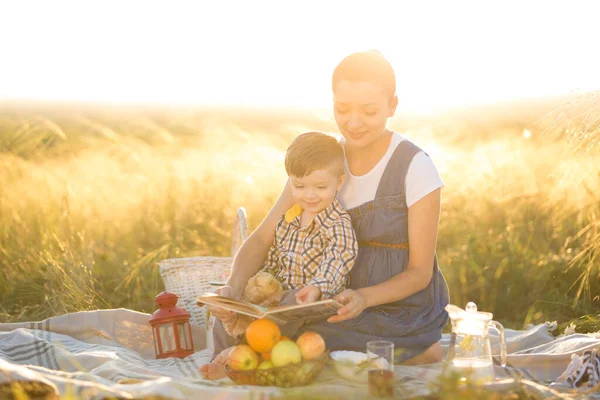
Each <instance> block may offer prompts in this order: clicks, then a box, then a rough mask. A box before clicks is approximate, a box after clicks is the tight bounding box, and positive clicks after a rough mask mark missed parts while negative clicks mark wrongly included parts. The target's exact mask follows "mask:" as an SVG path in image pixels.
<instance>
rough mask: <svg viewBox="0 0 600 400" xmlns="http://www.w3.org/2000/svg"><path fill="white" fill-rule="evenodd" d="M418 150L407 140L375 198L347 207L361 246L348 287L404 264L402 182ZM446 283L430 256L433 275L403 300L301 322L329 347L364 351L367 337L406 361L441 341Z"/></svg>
mask: <svg viewBox="0 0 600 400" xmlns="http://www.w3.org/2000/svg"><path fill="white" fill-rule="evenodd" d="M419 151H421V150H420V149H419V148H418V147H417V146H415V145H414V144H413V143H411V142H409V141H408V140H404V141H402V142H401V143H400V144H399V145H398V147H397V148H396V150H395V151H394V153H393V155H392V157H391V159H390V160H389V162H388V165H387V166H386V168H385V170H384V173H383V176H382V177H381V181H380V182H379V185H378V187H377V192H376V195H375V199H374V200H372V201H369V202H366V203H364V204H361V205H359V206H357V207H355V208H351V209H349V210H347V211H348V213H349V214H350V217H351V218H352V225H353V227H354V229H355V231H356V236H357V238H358V241H359V251H358V257H357V259H356V263H355V264H354V268H353V269H352V270H351V272H350V286H349V287H350V288H351V289H354V290H356V289H360V288H363V287H367V286H373V285H377V284H379V283H382V282H385V281H387V280H388V279H390V278H392V277H394V276H396V275H398V274H399V273H401V272H402V271H404V270H405V269H406V267H407V266H408V255H409V246H408V207H407V205H406V198H405V193H404V182H405V178H406V173H407V172H408V167H409V166H410V162H411V161H412V159H413V157H414V156H415V155H416V154H417V153H418V152H419ZM448 302H449V294H448V286H447V284H446V280H445V279H444V276H443V275H442V273H441V271H440V269H439V268H438V264H437V256H436V257H434V262H433V275H432V278H431V281H430V282H429V284H428V285H427V287H426V288H425V289H423V290H421V291H419V292H417V293H415V294H413V295H411V296H409V297H407V298H405V299H402V300H399V301H395V302H393V303H388V304H383V305H380V306H378V307H373V308H367V309H365V310H364V311H363V312H362V313H361V314H360V315H358V316H357V317H355V318H353V319H350V320H347V321H343V322H341V323H329V322H327V321H324V320H323V321H319V322H316V323H310V324H306V325H304V326H302V327H301V328H300V330H299V331H298V333H297V334H298V335H299V334H301V333H302V332H306V331H314V332H318V333H319V334H321V335H322V336H323V338H324V339H325V342H326V343H327V347H328V348H329V350H332V351H333V350H355V351H362V352H364V351H366V350H365V349H366V343H367V342H368V341H371V340H390V341H392V342H394V344H395V346H394V347H395V350H396V359H395V362H396V363H401V362H403V361H405V360H408V359H410V358H412V357H414V356H416V355H418V354H420V353H422V352H423V351H425V350H427V348H429V347H430V346H431V345H432V344H434V343H435V342H437V341H439V340H440V339H441V336H442V329H443V328H444V326H445V325H446V323H447V322H448V313H447V312H446V311H445V310H444V307H445V306H446V305H447V304H448Z"/></svg>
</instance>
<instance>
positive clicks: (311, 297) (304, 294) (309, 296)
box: [296, 285, 321, 304]
mask: <svg viewBox="0 0 600 400" xmlns="http://www.w3.org/2000/svg"><path fill="white" fill-rule="evenodd" d="M320 298H321V289H319V288H318V287H317V286H314V285H308V286H304V287H303V288H302V289H300V290H299V291H298V292H297V293H296V302H297V303H298V304H305V303H313V302H315V301H317V300H319V299H320Z"/></svg>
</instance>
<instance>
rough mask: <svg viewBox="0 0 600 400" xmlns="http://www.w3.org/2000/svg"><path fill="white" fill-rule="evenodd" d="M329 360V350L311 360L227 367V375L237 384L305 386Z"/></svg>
mask: <svg viewBox="0 0 600 400" xmlns="http://www.w3.org/2000/svg"><path fill="white" fill-rule="evenodd" d="M328 362H329V352H325V353H323V354H322V355H321V356H319V357H318V358H315V359H313V360H304V361H302V362H299V363H297V364H288V365H285V366H283V367H274V368H270V369H254V370H248V371H235V370H232V369H231V368H229V367H227V375H229V378H230V379H231V380H232V381H233V382H234V383H235V384H237V385H255V386H278V387H283V388H285V387H292V386H306V385H308V384H310V383H312V382H313V381H314V380H315V379H316V378H317V376H319V374H320V373H321V371H322V370H323V368H324V367H325V365H327V363H328Z"/></svg>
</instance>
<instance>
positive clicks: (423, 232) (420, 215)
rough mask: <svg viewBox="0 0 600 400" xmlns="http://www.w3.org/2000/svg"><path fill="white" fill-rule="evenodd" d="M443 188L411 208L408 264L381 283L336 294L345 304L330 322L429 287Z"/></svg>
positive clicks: (337, 298)
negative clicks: (401, 270)
mask: <svg viewBox="0 0 600 400" xmlns="http://www.w3.org/2000/svg"><path fill="white" fill-rule="evenodd" d="M440 205H441V189H437V190H434V191H433V192H431V193H429V194H428V195H427V196H425V197H423V198H422V199H421V200H419V201H417V202H416V203H415V204H413V205H412V206H411V207H409V209H408V242H409V244H410V255H409V259H408V267H407V268H406V270H404V271H403V272H401V273H399V274H398V275H396V276H394V277H393V278H391V279H388V280H387V281H385V282H382V283H380V284H378V285H374V286H369V287H365V288H361V289H358V290H355V291H354V290H346V291H344V292H342V293H340V294H339V295H338V296H336V300H337V301H339V302H341V303H342V304H344V307H342V308H340V309H339V310H338V315H336V316H333V317H330V318H329V320H328V321H329V322H340V321H344V320H347V319H350V318H354V317H356V316H357V315H359V314H360V313H361V312H362V311H363V310H364V309H365V308H367V307H375V306H378V305H381V304H387V303H392V302H394V301H398V300H402V299H404V298H406V297H409V296H411V295H413V294H415V293H417V292H418V291H420V290H423V289H424V288H426V287H427V285H428V284H429V282H430V281H431V277H432V275H433V259H434V256H435V247H436V243H437V234H438V224H439V220H440Z"/></svg>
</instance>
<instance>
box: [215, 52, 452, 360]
mask: <svg viewBox="0 0 600 400" xmlns="http://www.w3.org/2000/svg"><path fill="white" fill-rule="evenodd" d="M332 89H333V100H334V116H335V121H336V124H337V126H338V129H339V131H340V133H341V134H342V135H343V137H344V140H343V144H344V148H345V157H346V176H347V180H346V183H345V184H344V186H343V187H342V189H341V190H340V192H339V193H338V199H339V200H340V202H341V204H342V205H343V206H344V207H345V208H346V209H347V210H348V212H349V214H350V216H351V218H352V225H353V227H354V229H355V231H356V235H357V237H358V240H359V253H358V258H357V259H356V263H355V266H354V268H353V269H352V271H351V272H350V285H349V288H348V289H347V290H345V291H343V292H341V293H340V294H338V295H337V296H336V297H335V299H336V300H337V301H339V302H340V303H342V304H343V305H344V306H343V307H342V308H341V309H340V310H338V313H337V315H334V316H332V317H330V318H329V319H328V320H327V321H322V322H319V323H313V324H310V325H305V326H303V327H302V328H301V330H300V331H299V332H297V334H300V333H302V332H304V331H316V332H318V333H320V334H321V335H322V336H323V337H324V339H325V342H326V343H327V346H328V347H329V349H331V350H336V349H348V350H358V351H364V349H365V346H366V342H367V341H369V340H377V339H385V340H391V341H393V342H394V343H395V347H396V350H397V354H396V363H403V364H404V365H414V364H424V363H431V362H437V361H440V360H441V359H442V349H441V346H440V345H439V343H438V341H439V339H440V338H441V332H442V329H443V328H444V326H445V325H446V323H447V322H448V315H447V313H446V311H445V310H444V307H445V306H446V304H448V299H449V297H448V288H447V285H446V282H445V280H444V277H443V275H442V273H441V272H440V270H439V268H438V266H437V258H436V255H435V248H436V242H437V233H438V223H439V216H440V204H441V189H442V188H443V182H442V181H441V179H440V176H439V174H438V172H437V169H436V168H435V166H434V164H433V162H432V161H431V159H430V158H429V157H428V156H427V154H425V153H424V152H423V151H421V150H420V149H419V148H418V147H417V146H415V145H414V144H412V143H411V142H409V141H408V140H405V139H404V138H402V137H401V136H400V135H399V134H397V133H395V132H392V131H390V130H388V129H387V120H388V118H390V117H392V116H393V115H394V113H395V111H396V106H397V104H398V98H397V96H396V81H395V75H394V71H393V68H392V66H391V65H390V64H389V62H388V61H387V60H386V59H385V58H384V57H383V56H382V55H381V54H380V53H378V52H373V51H370V52H360V53H354V54H351V55H349V56H347V57H346V58H344V59H343V60H342V61H341V62H340V64H339V65H338V66H337V67H336V69H335V70H334V72H333V78H332ZM292 205H293V200H292V195H291V189H290V187H289V182H288V184H287V185H286V187H285V188H284V190H283V192H282V193H281V195H280V197H279V199H278V200H277V202H276V203H275V205H274V206H273V207H272V208H271V210H270V211H269V213H268V215H267V216H266V217H265V219H264V220H263V221H262V223H261V224H260V226H259V227H258V228H257V229H256V230H255V231H254V232H253V233H252V234H251V235H250V237H249V238H248V239H247V240H246V241H245V242H244V244H243V245H242V247H241V248H240V250H239V251H238V253H237V255H236V257H235V260H234V263H233V267H232V274H231V277H230V279H229V281H228V284H227V286H225V287H223V288H221V289H220V294H221V295H225V296H230V297H234V298H238V297H239V296H240V294H241V293H242V291H243V289H244V287H245V285H246V282H247V281H248V279H249V278H250V277H251V276H252V275H254V274H255V273H256V272H257V271H258V270H259V269H260V267H261V265H262V263H263V261H264V259H265V257H266V254H267V250H268V248H269V247H270V245H271V244H272V238H273V232H274V230H275V226H276V224H277V221H278V219H279V218H280V216H281V215H283V214H284V213H285V211H287V210H288V209H289V208H290V207H291V206H292ZM409 244H410V246H409ZM409 249H410V252H409ZM409 254H410V256H409ZM211 312H213V313H214V314H215V315H216V316H217V317H218V318H220V317H226V316H227V315H228V314H227V312H223V311H222V310H217V309H211Z"/></svg>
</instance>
